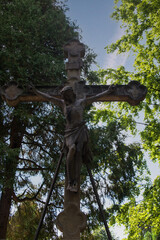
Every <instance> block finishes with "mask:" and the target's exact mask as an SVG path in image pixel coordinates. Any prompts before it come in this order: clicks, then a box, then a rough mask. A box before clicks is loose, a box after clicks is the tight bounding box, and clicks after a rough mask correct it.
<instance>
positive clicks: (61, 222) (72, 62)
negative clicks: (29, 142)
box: [57, 40, 86, 240]
mask: <svg viewBox="0 0 160 240" xmlns="http://www.w3.org/2000/svg"><path fill="white" fill-rule="evenodd" d="M64 54H65V58H68V62H66V70H67V85H68V86H71V87H72V88H73V90H74V92H75V93H76V95H77V97H78V95H79V94H78V88H77V86H78V84H77V83H78V82H79V81H80V74H81V68H82V65H83V63H82V59H81V58H82V57H84V54H85V47H84V44H82V43H80V42H79V41H78V40H72V41H70V42H69V43H67V44H66V45H65V46H64ZM79 97H80V96H79ZM67 186H68V178H67V174H65V194H64V211H63V212H61V213H60V214H59V215H58V217H57V227H58V228H59V229H60V230H61V231H62V232H63V239H64V240H80V232H81V231H83V230H84V229H85V227H86V216H85V214H84V213H83V212H81V211H80V176H79V177H78V191H77V192H71V191H69V190H67Z"/></svg>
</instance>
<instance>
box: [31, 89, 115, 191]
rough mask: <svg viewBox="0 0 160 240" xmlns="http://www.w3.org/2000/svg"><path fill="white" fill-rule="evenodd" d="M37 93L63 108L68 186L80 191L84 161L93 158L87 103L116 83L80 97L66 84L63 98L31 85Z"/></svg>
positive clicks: (70, 189) (102, 94)
mask: <svg viewBox="0 0 160 240" xmlns="http://www.w3.org/2000/svg"><path fill="white" fill-rule="evenodd" d="M31 88H32V90H33V92H34V93H35V94H36V95H40V96H42V97H44V98H45V99H47V100H49V101H51V102H52V103H54V104H55V105H58V106H59V107H61V109H62V110H63V113H64V116H65V118H66V129H65V136H64V141H65V148H66V168H67V178H68V186H67V190H69V191H72V192H77V191H78V178H79V175H80V171H81V166H82V162H89V161H90V160H91V152H90V149H89V146H88V140H89V138H88V130H87V127H86V125H85V122H84V120H83V112H84V109H85V107H86V106H87V105H89V104H91V103H93V102H94V101H97V100H98V98H99V97H102V96H105V95H108V94H110V93H111V92H113V91H114V85H111V86H110V87H109V88H108V90H106V91H104V92H102V93H100V94H97V95H95V96H92V97H88V98H86V97H84V98H81V99H78V98H77V97H76V94H75V93H74V91H73V89H72V87H70V86H66V87H64V88H63V89H62V90H61V94H62V99H59V98H56V97H54V96H51V95H49V94H46V93H43V92H41V91H38V90H37V89H35V88H34V87H33V86H31Z"/></svg>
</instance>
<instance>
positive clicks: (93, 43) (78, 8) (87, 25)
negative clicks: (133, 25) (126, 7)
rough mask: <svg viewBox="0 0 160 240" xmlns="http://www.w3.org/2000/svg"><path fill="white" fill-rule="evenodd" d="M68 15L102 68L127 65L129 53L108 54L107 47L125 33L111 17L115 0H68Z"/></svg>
mask: <svg viewBox="0 0 160 240" xmlns="http://www.w3.org/2000/svg"><path fill="white" fill-rule="evenodd" d="M67 5H68V7H69V11H68V12H67V15H68V16H69V17H70V18H71V20H73V21H75V22H76V23H77V24H78V25H79V27H80V29H81V35H82V38H83V39H82V41H83V43H84V44H87V45H88V46H89V47H90V48H91V49H93V50H94V52H95V53H96V54H97V59H96V60H97V64H98V65H99V66H100V67H101V68H105V67H117V66H119V65H120V64H121V65H125V64H126V63H127V62H128V61H127V57H128V54H124V55H122V56H116V54H107V53H106V50H105V47H106V46H107V45H108V44H111V43H112V42H114V41H116V40H117V39H119V38H120V36H122V35H123V33H124V30H123V29H122V28H120V23H118V22H116V21H114V20H113V19H111V17H110V16H111V14H112V12H113V6H114V1H113V0H68V1H67Z"/></svg>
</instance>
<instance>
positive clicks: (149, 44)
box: [107, 0, 160, 161]
mask: <svg viewBox="0 0 160 240" xmlns="http://www.w3.org/2000/svg"><path fill="white" fill-rule="evenodd" d="M118 2H119V1H115V11H114V13H113V14H112V17H113V18H114V19H116V20H117V21H121V22H122V27H123V28H124V29H125V34H124V35H123V36H122V37H121V39H119V40H118V41H117V42H116V43H113V44H111V45H110V46H108V47H107V50H108V52H114V51H115V50H117V51H118V53H122V52H127V51H131V52H133V53H134V55H135V61H134V72H127V71H125V69H124V68H122V67H121V68H119V69H117V71H114V70H113V71H112V75H114V76H115V77H117V83H126V82H128V81H129V80H137V81H139V82H140V83H141V84H144V85H145V86H146V87H147V88H148V94H147V96H146V99H145V102H144V103H142V104H141V105H140V106H139V107H137V109H138V111H139V110H142V109H143V111H144V121H145V125H146V127H145V129H144V131H143V132H142V133H141V137H142V141H143V147H144V149H145V150H148V151H149V152H150V157H151V159H152V160H153V161H159V159H160V148H159V145H160V144H159V143H160V138H159V134H158V132H159V129H160V128H159V127H160V124H159V111H160V104H159V100H160V98H159V91H160V85H159V83H160V82H159V79H160V67H159V63H160V55H159V47H160V41H159V40H160V28H159V25H160V19H159V9H160V3H159V1H154V0H151V1H150V0H136V1H134V0H133V1H132V0H123V1H122V2H121V3H120V4H119V5H118ZM110 73H111V71H110ZM118 74H120V75H119V77H118ZM122 107H125V109H126V108H127V106H126V105H123V106H122ZM127 109H128V108H127ZM137 109H134V110H131V109H130V111H131V112H134V113H135V115H138V112H137Z"/></svg>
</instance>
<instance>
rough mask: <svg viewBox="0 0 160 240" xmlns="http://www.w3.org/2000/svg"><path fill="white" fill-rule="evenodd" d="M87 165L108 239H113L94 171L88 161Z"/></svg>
mask: <svg viewBox="0 0 160 240" xmlns="http://www.w3.org/2000/svg"><path fill="white" fill-rule="evenodd" d="M86 167H87V171H88V174H89V177H90V180H91V183H92V187H93V191H94V194H95V196H96V200H97V203H98V206H99V210H100V213H101V216H102V219H103V223H104V226H105V229H106V233H107V236H108V240H112V236H111V233H110V231H109V227H108V225H107V222H106V219H105V216H104V213H103V208H102V205H101V202H100V198H99V195H98V193H97V189H96V185H95V182H94V178H93V175H92V172H91V170H90V168H89V166H88V164H87V163H86Z"/></svg>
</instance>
